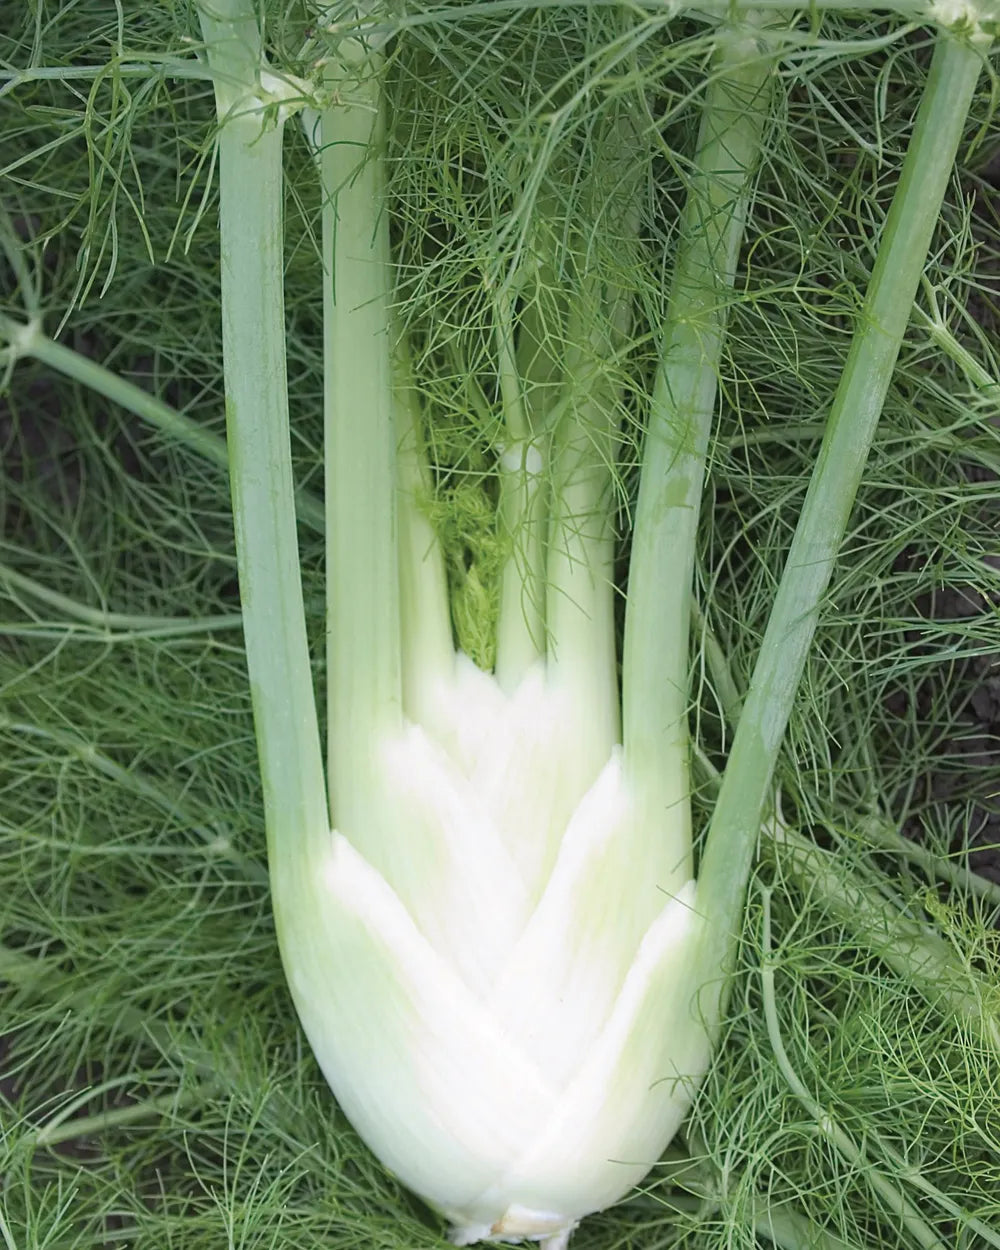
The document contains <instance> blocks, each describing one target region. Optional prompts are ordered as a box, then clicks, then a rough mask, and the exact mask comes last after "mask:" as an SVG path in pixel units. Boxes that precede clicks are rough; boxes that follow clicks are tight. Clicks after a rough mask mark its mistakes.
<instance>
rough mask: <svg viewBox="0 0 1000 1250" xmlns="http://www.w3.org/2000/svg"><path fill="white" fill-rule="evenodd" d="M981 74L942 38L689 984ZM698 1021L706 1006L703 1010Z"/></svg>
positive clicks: (723, 946) (756, 808)
mask: <svg viewBox="0 0 1000 1250" xmlns="http://www.w3.org/2000/svg"><path fill="white" fill-rule="evenodd" d="M981 68H982V56H981V53H980V52H979V50H978V49H977V48H975V47H974V46H971V45H970V44H968V43H966V42H963V41H962V40H960V39H958V38H955V37H953V36H952V35H950V34H946V33H945V34H942V35H941V36H940V38H939V41H938V43H937V45H936V47H935V50H934V58H933V62H932V65H931V71H930V76H929V78H928V81H927V86H926V88H925V91H924V94H923V97H922V99H921V102H920V107H919V110H918V113H917V118H916V123H915V126H914V131H913V136H912V138H911V141H910V145H909V149H908V151H907V155H906V159H905V161H904V164H903V169H902V174H901V177H900V182H899V185H898V187H897V190H896V194H895V196H894V198H893V202H892V207H891V208H890V211H889V216H888V219H887V221H886V226H885V231H884V234H883V237H882V240H881V243H880V246H879V250H878V258H877V260H876V263H875V268H874V271H873V273H872V278H871V282H870V284H869V288H868V293H867V296H866V299H865V303H864V306H863V309H862V312H861V314H860V316H859V321H858V327H857V329H856V331H855V335H854V338H853V340H852V343H851V348H850V352H849V354H848V359H847V363H846V366H845V369H844V373H843V375H842V378H841V383H840V386H839V388H838V391H837V394H836V396H835V398H834V402H833V407H832V409H831V412H830V417H829V420H828V423H827V429H826V434H825V437H824V440H823V445H822V447H821V449H820V453H819V458H818V460H817V464H816V468H815V470H814V473H813V476H812V480H811V482H810V485H809V490H808V493H807V495H806V500H805V503H804V505H803V509H802V513H801V515H800V517H799V522H798V525H797V527H796V531H795V537H794V539H793V541H792V546H791V550H790V551H789V555H788V560H787V563H786V566H785V571H784V574H783V576H782V579H781V583H780V585H779V587H778V592H777V596H776V599H775V603H774V607H773V609H772V612H771V616H770V619H769V621H768V626H767V630H766V632H765V636H764V641H763V644H762V646H761V651H760V655H759V657H758V660H757V664H756V667H755V669H754V674H753V678H752V681H751V684H750V689H749V691H748V694H747V698H746V701H745V703H744V706H743V711H742V714H741V716H740V722H739V726H738V728H737V731H736V735H735V738H734V741H733V748H732V751H731V753H730V757H729V763H728V766H727V768H726V772H725V776H724V778H723V783H722V789H721V791H720V794H719V798H718V802H717V803H716V805H715V810H714V814H713V817H712V821H711V825H710V827H709V833H708V838H707V841H706V847H705V854H704V857H703V860H702V864H701V870H700V874H699V882H698V907H699V910H701V911H702V912H703V914H704V915H705V916H706V917H707V918H708V920H709V924H708V926H707V932H708V933H709V934H710V935H711V937H712V940H711V942H708V943H706V944H705V946H704V947H703V949H702V951H701V952H700V961H701V975H700V976H699V978H698V979H699V981H700V982H701V983H703V984H706V985H709V984H711V985H713V986H715V987H716V988H714V989H713V990H712V991H711V997H712V998H713V999H714V998H715V997H716V995H720V996H721V995H722V989H721V983H720V982H717V981H714V982H713V980H712V978H713V976H715V975H716V974H717V971H718V969H719V968H720V967H723V968H727V969H728V968H730V967H731V966H732V961H733V959H734V958H735V953H736V944H737V942H738V940H739V933H740V925H739V917H740V916H741V914H742V899H743V893H744V890H745V885H746V879H747V874H748V873H749V870H750V865H751V862H752V860H753V855H754V852H755V848H756V844H757V837H758V831H759V829H760V824H761V819H762V816H763V813H764V810H765V807H766V805H767V802H768V799H769V796H770V793H771V785H772V777H773V774H774V768H775V764H776V761H777V757H778V751H779V749H780V746H781V741H782V738H783V736H784V732H785V727H786V725H787V723H788V718H789V716H790V715H791V711H792V707H793V705H794V700H795V693H796V690H797V687H798V683H799V680H800V678H801V675H802V671H803V668H804V666H805V660H806V655H807V653H808V650H809V647H810V644H811V642H812V638H813V634H814V632H815V629H816V623H817V620H818V617H819V613H820V610H821V607H822V603H823V597H824V595H825V593H826V589H827V586H828V585H829V581H830V576H831V574H832V571H833V566H834V561H835V560H836V557H837V552H838V550H839V547H840V544H841V542H842V539H843V536H844V533H845V531H846V528H847V524H848V521H849V518H850V514H851V509H852V507H853V504H854V497H855V494H856V492H857V488H858V484H859V482H860V480H861V474H862V471H863V469H864V465H865V461H866V459H867V456H868V450H869V448H870V446H871V442H872V438H873V437H874V434H875V428H876V425H877V423H878V419H879V416H880V414H881V411H882V405H883V402H884V399H885V395H886V392H887V391H888V388H889V384H890V382H891V380H892V374H893V369H894V367H895V364H896V359H897V356H898V353H899V349H900V345H901V343H902V339H903V335H904V333H905V331H906V327H907V323H908V321H909V317H910V310H911V308H912V306H913V300H914V296H915V294H916V290H917V285H918V283H919V281H920V276H921V273H922V271H923V267H924V264H925V262H926V258H927V253H928V250H929V247H930V243H931V239H932V236H933V232H934V227H935V224H936V222H937V220H938V216H939V213H940V209H941V203H942V200H943V198H944V194H945V190H946V188H947V185H948V180H949V178H950V176H951V171H952V168H953V165H954V161H955V155H956V152H957V150H958V145H959V142H960V140H961V136H962V130H963V127H964V124H965V119H966V116H967V113H968V109H969V104H970V102H971V100H972V95H973V92H974V90H975V86H976V82H977V80H978V78H979V74H980V71H981ZM703 1008H704V1009H705V1010H706V1011H707V1014H708V1017H709V1019H712V1018H714V1016H715V1014H716V1008H715V1007H714V1006H713V1005H712V1004H711V1003H703Z"/></svg>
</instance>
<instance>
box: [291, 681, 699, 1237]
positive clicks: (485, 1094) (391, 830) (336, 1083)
mask: <svg viewBox="0 0 1000 1250" xmlns="http://www.w3.org/2000/svg"><path fill="white" fill-rule="evenodd" d="M439 695H440V699H439V701H437V709H438V713H439V714H438V716H437V717H436V718H432V719H436V721H437V723H436V724H435V725H434V727H433V729H428V728H425V727H423V726H418V725H414V724H407V725H404V726H403V727H402V728H399V729H396V730H393V731H390V732H387V733H386V735H385V737H384V738H383V739H382V740H380V741H378V742H377V743H376V744H375V745H374V748H373V751H372V761H371V773H370V775H369V776H368V777H366V778H363V779H361V783H362V784H363V785H364V787H365V789H366V790H367V793H368V799H367V802H366V804H365V808H366V821H365V827H364V828H360V829H355V828H353V827H349V826H348V827H345V828H344V829H342V830H340V831H335V832H334V833H333V834H332V835H329V836H328V837H323V838H321V839H319V838H318V839H315V840H314V845H315V846H316V848H317V850H316V852H315V854H314V855H313V856H312V862H311V864H310V865H309V867H308V870H307V871H308V882H307V883H306V882H304V881H303V879H302V877H301V876H298V875H297V874H296V879H295V880H292V879H291V877H290V878H289V893H288V894H287V895H284V894H283V891H282V890H281V883H280V879H279V881H278V882H276V897H275V904H276V915H277V917H278V926H279V935H280V938H281V944H282V950H283V954H284V958H285V962H286V966H287V971H288V977H289V982H290V984H291V987H292V992H293V995H294V997H295V1001H296V1005H297V1007H298V1011H299V1014H300V1016H301V1018H302V1022H303V1025H304V1027H305V1030H306V1033H307V1035H308V1037H309V1041H310V1043H311V1045H312V1047H313V1050H314V1051H315V1053H316V1056H317V1058H318V1060H319V1063H320V1066H321V1067H322V1069H323V1072H324V1074H325V1076H326V1078H327V1080H328V1081H329V1083H330V1085H331V1086H332V1088H333V1090H334V1092H335V1093H336V1095H337V1098H338V1100H339V1102H340V1104H341V1106H342V1107H343V1109H344V1111H345V1112H346V1114H347V1115H348V1117H349V1118H350V1120H351V1121H352V1123H353V1124H354V1125H355V1127H356V1128H357V1130H358V1132H359V1133H360V1135H361V1136H362V1137H363V1138H364V1140H365V1141H366V1142H367V1143H368V1145H369V1146H370V1147H371V1148H372V1150H373V1151H374V1152H375V1153H376V1154H377V1155H378V1156H379V1157H380V1158H381V1159H382V1160H383V1162H384V1163H385V1164H386V1165H387V1166H388V1167H389V1168H390V1169H391V1170H392V1171H393V1172H394V1173H395V1174H396V1175H397V1176H398V1177H399V1178H400V1180H402V1181H403V1182H404V1183H405V1184H406V1185H408V1186H409V1187H410V1188H412V1189H413V1190H414V1191H415V1192H417V1193H418V1194H420V1195H421V1196H422V1197H423V1198H424V1199H426V1200H427V1201H428V1202H429V1203H431V1204H432V1205H433V1206H435V1207H436V1208H437V1209H438V1210H440V1211H441V1212H442V1213H443V1214H444V1215H445V1216H446V1217H447V1218H448V1219H449V1220H450V1221H451V1223H452V1225H453V1236H454V1239H455V1241H456V1244H459V1245H461V1244H469V1243H471V1242H472V1241H476V1240H480V1239H497V1240H504V1239H506V1240H520V1239H522V1238H530V1239H535V1240H545V1241H547V1242H548V1244H549V1245H551V1246H553V1247H555V1246H558V1245H559V1244H561V1242H560V1238H562V1237H563V1235H564V1234H565V1235H568V1232H569V1230H571V1229H572V1228H573V1227H574V1226H575V1224H576V1223H577V1222H578V1221H579V1220H580V1219H581V1217H583V1216H584V1215H586V1214H588V1213H590V1212H592V1211H596V1210H600V1209H602V1208H604V1207H606V1206H609V1205H610V1204H611V1203H613V1202H615V1201H616V1200H617V1199H619V1198H620V1197H621V1196H622V1195H623V1194H624V1193H626V1192H627V1191H628V1190H629V1189H630V1188H631V1187H632V1186H633V1185H634V1184H635V1183H636V1182H637V1181H639V1180H640V1179H641V1178H642V1176H644V1175H645V1173H646V1172H647V1171H648V1170H649V1168H650V1167H651V1166H652V1165H653V1164H654V1163H655V1162H656V1160H657V1158H658V1157H659V1155H660V1153H661V1152H662V1150H663V1148H664V1146H665V1145H666V1143H667V1142H668V1141H669V1139H670V1138H671V1137H672V1136H673V1134H674V1132H675V1131H676V1129H677V1128H678V1126H679V1124H680V1121H681V1119H682V1118H683V1116H684V1114H685V1112H686V1110H687V1108H688V1106H689V1104H690V1099H691V1095H692V1093H693V1090H694V1088H695V1087H696V1085H697V1082H698V1080H699V1079H700V1077H701V1075H702V1074H703V1072H704V1070H705V1067H706V1066H707V1062H708V1055H709V1046H708V1041H707V1039H706V1036H705V1032H704V1030H703V1029H702V1027H701V1025H700V1023H699V1021H698V1020H697V1019H696V1018H695V1017H694V1016H693V1015H692V1012H693V1010H694V1004H693V1001H692V1000H693V994H694V987H693V985H692V984H691V983H690V980H689V972H690V968H691V964H692V962H693V960H692V953H693V950H694V945H695V944H696V943H697V942H698V939H699V933H700V928H701V926H700V923H699V920H698V917H697V916H696V914H695V912H694V911H693V909H692V904H693V899H694V883H693V882H684V883H681V884H679V885H678V883H677V882H676V881H674V880H673V876H674V875H675V872H674V871H672V870H673V869H674V868H675V866H674V865H672V864H671V863H670V861H669V858H668V855H667V854H666V853H665V850H664V848H665V847H669V845H670V844H671V841H672V839H671V837H670V836H669V831H668V829H667V828H666V827H667V826H669V823H670V821H671V820H674V819H677V820H686V819H687V816H686V802H685V800H684V799H683V797H682V796H679V801H678V804H677V808H676V810H675V811H674V812H671V811H664V812H663V813H661V814H660V817H661V818H660V820H659V821H657V822H651V821H650V820H649V816H648V813H644V812H643V810H642V805H641V803H640V802H639V801H638V798H637V795H636V793H635V790H636V787H635V786H634V785H633V784H632V783H631V781H630V779H629V776H628V769H627V767H626V761H625V760H624V758H623V753H622V750H621V748H620V747H618V746H616V745H615V744H614V743H613V742H609V743H607V744H606V751H605V759H604V763H603V766H601V767H599V768H597V769H596V775H594V769H591V770H590V771H591V775H590V776H583V775H581V770H580V769H579V768H576V767H574V766H573V760H574V759H575V758H579V757H580V755H581V754H582V755H584V756H586V755H588V754H590V755H591V756H593V754H594V753H593V750H590V751H588V749H587V747H586V746H585V745H584V744H583V743H581V726H580V725H579V724H576V725H575V726H573V725H570V724H569V723H567V720H568V718H569V717H571V716H572V706H573V700H572V699H571V698H568V697H567V695H566V693H565V692H563V691H561V690H559V689H558V682H557V681H551V680H549V676H548V674H547V673H546V671H545V667H544V665H543V664H539V665H538V666H537V668H536V669H534V670H533V671H532V672H530V673H529V674H528V675H527V676H526V677H525V678H524V679H523V681H522V683H521V684H520V686H519V687H518V689H517V690H515V691H514V692H513V693H512V694H511V695H505V694H503V693H502V692H501V691H500V690H499V687H498V686H497V684H496V682H495V681H494V679H493V678H491V677H489V676H487V675H485V674H483V673H480V672H478V670H475V669H473V668H472V666H471V665H467V662H466V661H465V660H464V659H463V658H462V657H458V659H457V662H456V672H455V675H454V679H453V682H451V683H450V689H449V690H444V689H442V690H441V691H439ZM574 731H575V732H574ZM583 736H584V737H585V736H586V727H585V726H584V727H583ZM590 746H591V748H592V747H593V746H594V744H593V743H592V744H590ZM526 752H527V754H530V756H531V758H530V759H529V758H527V754H526ZM525 771H528V772H529V773H530V775H531V778H532V785H531V786H525V784H524V774H525ZM518 773H520V784H517V783H516V782H515V780H514V779H515V777H516V776H517V774H518ZM682 809H683V810H682ZM540 826H544V827H540ZM279 877H280V874H279ZM304 887H305V888H304Z"/></svg>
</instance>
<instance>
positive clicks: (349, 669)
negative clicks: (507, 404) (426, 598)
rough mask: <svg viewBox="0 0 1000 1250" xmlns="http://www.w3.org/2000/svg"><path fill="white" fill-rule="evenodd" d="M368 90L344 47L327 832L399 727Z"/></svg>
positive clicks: (382, 319)
mask: <svg viewBox="0 0 1000 1250" xmlns="http://www.w3.org/2000/svg"><path fill="white" fill-rule="evenodd" d="M381 83H382V78H381V64H380V58H379V57H378V55H377V54H375V53H369V52H368V51H367V50H366V49H365V48H364V47H363V46H362V45H361V44H359V43H357V42H356V41H354V40H345V41H344V43H343V44H342V45H341V46H340V48H338V50H337V59H336V61H334V62H331V64H330V65H329V66H328V68H327V71H326V84H327V86H328V88H330V89H331V91H332V92H333V95H334V100H335V102H334V103H333V104H332V105H331V106H330V107H328V108H326V109H325V110H324V111H323V114H322V117H321V137H322V150H321V155H320V161H321V166H320V168H321V182H322V189H323V196H324V205H323V267H324V272H325V278H324V288H323V324H324V346H325V355H324V376H325V412H326V417H325V422H326V427H325V428H326V445H325V464H326V485H325V489H326V514H327V543H326V549H327V569H326V586H327V689H328V699H327V706H328V723H329V732H328V739H327V757H328V777H329V786H330V806H331V810H332V811H333V812H334V813H335V820H336V822H337V825H338V827H339V828H357V827H359V826H363V824H364V821H365V818H366V815H367V813H366V811H365V807H366V798H365V796H366V795H367V794H368V793H369V791H370V787H369V785H368V784H366V782H365V780H364V779H365V778H366V777H367V776H368V775H369V770H370V765H371V752H372V749H373V745H374V744H375V742H376V741H377V740H378V738H379V736H380V735H382V734H384V733H385V732H388V731H391V730H392V729H393V728H394V727H396V726H398V725H399V724H400V723H401V717H402V674H401V668H400V610H399V566H398V562H397V546H396V485H397V482H396V437H397V418H396V410H395V401H394V395H393V376H392V360H391V349H392V341H391V328H392V327H391V320H390V312H389V296H390V291H391V287H392V274H391V267H390V257H389V223H388V219H387V217H386V214H385V211H384V202H383V201H384V172H383V162H382V145H383V137H382V130H383V119H382V115H381V107H382V106H381V94H382V92H381Z"/></svg>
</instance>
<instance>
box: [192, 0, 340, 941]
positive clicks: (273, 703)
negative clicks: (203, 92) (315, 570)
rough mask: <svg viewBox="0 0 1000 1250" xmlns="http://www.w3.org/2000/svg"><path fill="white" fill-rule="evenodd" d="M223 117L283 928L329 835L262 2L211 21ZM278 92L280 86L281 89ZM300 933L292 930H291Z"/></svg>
mask: <svg viewBox="0 0 1000 1250" xmlns="http://www.w3.org/2000/svg"><path fill="white" fill-rule="evenodd" d="M201 19H202V31H203V35H204V39H205V44H206V47H207V51H208V58H209V65H210V67H211V69H212V73H213V75H214V76H215V84H216V102H217V106H218V113H219V124H220V129H219V229H220V236H221V260H222V266H221V268H222V331H223V360H224V365H225V384H226V433H227V441H228V445H229V467H230V477H231V482H232V494H233V519H234V522H235V531H236V554H237V562H238V566H239V579H240V597H241V600H242V605H243V631H244V637H245V641H246V653H247V668H248V670H249V675H250V690H251V696H252V700H253V710H254V723H255V727H256V732H257V745H258V752H259V757H260V771H261V781H262V785H263V791H264V816H265V826H266V829H267V839H268V860H269V862H270V869H271V880H272V890H273V897H274V908H275V919H276V923H277V926H278V930H279V934H280V933H282V931H283V929H285V925H284V923H283V922H284V921H285V918H286V915H287V914H288V912H290V911H291V910H292V909H294V907H295V902H294V900H296V899H302V898H307V897H309V893H310V889H309V878H310V874H311V870H312V866H313V862H314V856H315V855H316V854H318V853H319V852H321V851H322V849H323V847H324V845H325V840H326V838H327V837H328V834H329V827H330V826H329V819H328V816H327V810H326V800H325V786H324V778H323V761H322V754H321V750H320V736H319V725H318V720H317V716H316V706H315V700H314V695H313V688H312V677H311V672H310V664H309V649H308V645H307V640H306V628H305V611H304V606H303V598H302V582H301V577H300V573H299V550H298V544H297V541H296V526H295V492H294V486H293V481H292V459H291V444H290V436H289V424H288V391H287V383H286V371H285V324H284V297H283V282H282V280H283V274H284V263H283V262H284V257H283V237H282V204H283V196H284V187H283V174H282V158H281V137H282V114H281V109H280V108H279V107H275V106H274V105H273V104H272V105H271V106H270V107H269V108H267V109H266V110H265V107H264V101H263V99H262V98H261V97H262V95H263V94H264V89H262V86H261V77H262V75H265V74H266V64H265V62H264V55H263V49H262V44H261V37H260V31H259V28H258V25H257V15H256V5H255V4H254V2H253V0H211V9H210V10H209V9H208V8H207V7H206V8H203V9H202V11H201ZM267 83H268V89H271V88H273V87H274V86H275V84H274V83H273V80H271V79H268V80H267ZM288 932H291V930H290V929H289V930H288Z"/></svg>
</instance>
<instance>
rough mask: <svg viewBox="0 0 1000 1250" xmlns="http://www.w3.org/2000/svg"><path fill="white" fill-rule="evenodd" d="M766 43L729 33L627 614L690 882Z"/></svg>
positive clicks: (639, 749) (655, 791) (639, 718)
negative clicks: (701, 711) (707, 585)
mask: <svg viewBox="0 0 1000 1250" xmlns="http://www.w3.org/2000/svg"><path fill="white" fill-rule="evenodd" d="M755 34H756V31H755V29H754V28H753V27H750V28H746V27H743V28H733V29H727V30H724V31H722V32H720V35H719V50H718V53H717V56H716V60H715V64H714V67H713V75H712V80H711V82H710V84H709V86H708V91H707V95H706V99H705V104H704V112H703V116H702V123H701V131H700V134H699V139H698V149H697V154H696V156H695V160H694V166H693V168H692V172H691V186H690V189H689V192H688V198H687V201H686V204H685V208H684V214H683V217H682V221H681V227H680V241H679V244H678V252H677V259H676V265H675V271H674V278H673V283H672V285H671V289H670V297H669V304H668V309H667V321H666V327H665V330H664V334H663V343H662V349H661V358H660V367H659V369H658V370H657V375H656V380H655V384H654V390H653V397H652V403H651V408H650V414H649V425H648V429H647V432H646V437H645V444H644V447H643V463H642V481H641V485H640V488H639V498H638V501H637V504H636V512H635V528H634V532H633V538H632V553H631V560H630V572H629V582H628V597H627V607H626V613H625V637H624V649H623V663H622V687H623V689H622V719H623V740H624V745H625V753H626V759H627V760H628V763H629V767H630V768H631V770H632V773H633V776H634V777H635V778H637V779H640V781H641V787H642V795H643V802H644V803H645V804H646V805H647V807H648V810H649V811H650V812H651V813H656V814H657V816H658V817H659V819H661V820H662V819H663V817H664V816H667V815H668V814H669V815H670V816H671V817H672V816H673V814H674V813H675V812H676V813H677V815H678V818H677V819H676V820H672V821H671V823H672V825H673V826H674V827H675V828H676V829H677V830H678V833H677V835H676V840H675V842H674V844H673V845H672V846H671V848H670V851H669V854H670V857H671V861H670V862H671V867H672V868H673V869H674V870H675V871H676V875H677V880H678V881H684V880H687V879H689V878H690V877H691V876H692V875H693V867H692V852H691V834H690V820H689V817H687V816H686V815H685V816H684V818H683V819H681V818H680V813H682V812H683V813H686V812H687V797H688V793H689V790H690V780H689V767H688V729H687V712H688V637H689V618H690V611H691V586H692V581H693V575H694V557H695V536H696V532H697V527H698V515H699V507H700V502H701V491H702V482H703V479H704V474H705V460H706V456H707V453H708V442H709V436H710V432H711V426H712V418H713V415H714V413H715V403H716V391H717V386H718V375H719V367H720V359H721V354H722V344H723V337H724V334H725V326H726V312H727V305H728V303H729V301H730V299H731V298H732V286H733V281H734V277H735V273H736V264H737V260H738V256H739V248H740V243H741V240H742V238H743V229H744V222H745V216H746V207H747V197H748V194H749V187H750V179H751V176H752V174H753V170H754V168H755V166H756V162H757V156H758V153H759V150H760V144H761V137H762V133H763V128H764V122H765V118H766V115H767V106H768V98H769V91H768V87H767V83H768V79H769V76H770V72H771V68H772V60H771V58H770V57H769V56H767V55H765V54H764V53H763V52H762V51H761V50H760V48H759V47H758V46H757V43H756V39H755Z"/></svg>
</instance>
